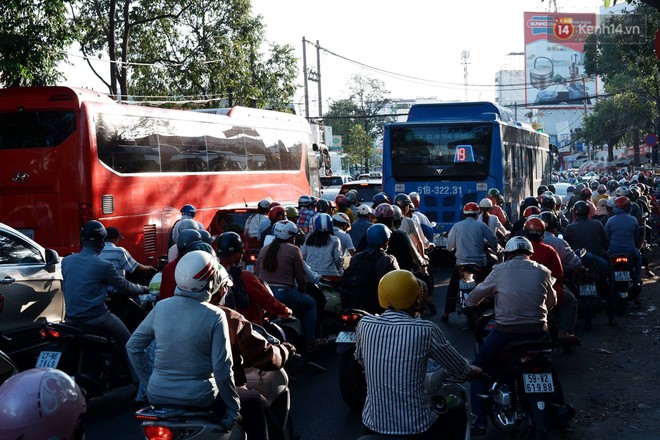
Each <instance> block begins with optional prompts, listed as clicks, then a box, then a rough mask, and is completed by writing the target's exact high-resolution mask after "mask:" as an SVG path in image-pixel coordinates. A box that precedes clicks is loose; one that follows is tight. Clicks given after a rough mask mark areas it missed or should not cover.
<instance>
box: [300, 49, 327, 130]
mask: <svg viewBox="0 0 660 440" xmlns="http://www.w3.org/2000/svg"><path fill="white" fill-rule="evenodd" d="M302 42H303V74H304V77H305V78H304V81H305V117H306V118H307V119H309V87H308V84H307V81H314V82H317V83H318V93H319V117H322V116H323V102H322V101H321V45H319V40H316V70H314V69H309V71H308V70H307V51H306V50H305V43H309V44H313V43H312V42H311V41H307V40H306V39H305V37H303V39H302Z"/></svg>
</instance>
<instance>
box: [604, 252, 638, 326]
mask: <svg viewBox="0 0 660 440" xmlns="http://www.w3.org/2000/svg"><path fill="white" fill-rule="evenodd" d="M610 274H611V280H612V294H613V296H614V301H615V306H614V308H615V311H616V313H617V314H618V315H620V316H623V315H624V314H625V313H626V309H627V306H628V300H630V299H637V298H638V297H639V294H640V292H641V289H642V286H641V285H640V284H639V283H637V282H635V281H634V279H635V276H634V275H635V265H634V262H633V259H632V257H631V256H630V255H628V254H612V255H610Z"/></svg>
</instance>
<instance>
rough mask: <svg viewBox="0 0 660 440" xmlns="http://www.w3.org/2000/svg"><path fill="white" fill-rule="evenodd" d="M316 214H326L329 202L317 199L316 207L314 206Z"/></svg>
mask: <svg viewBox="0 0 660 440" xmlns="http://www.w3.org/2000/svg"><path fill="white" fill-rule="evenodd" d="M314 208H315V209H316V212H323V213H326V214H327V213H328V212H329V211H330V202H328V201H327V200H326V199H318V200H317V201H316V205H314Z"/></svg>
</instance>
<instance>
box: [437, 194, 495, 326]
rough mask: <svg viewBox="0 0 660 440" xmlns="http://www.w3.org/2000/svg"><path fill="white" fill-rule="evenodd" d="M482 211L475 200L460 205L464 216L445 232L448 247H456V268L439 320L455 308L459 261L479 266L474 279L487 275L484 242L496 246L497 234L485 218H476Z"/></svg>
mask: <svg viewBox="0 0 660 440" xmlns="http://www.w3.org/2000/svg"><path fill="white" fill-rule="evenodd" d="M480 212H481V209H480V208H479V205H477V204H476V203H475V202H470V203H466V204H465V206H464V207H463V215H464V216H465V219H464V220H462V221H460V222H458V223H456V224H454V226H452V228H451V229H450V230H449V235H448V236H447V250H448V251H453V250H455V251H456V268H455V269H454V271H453V273H452V276H451V279H450V280H449V286H448V288H447V298H446V301H445V312H444V313H443V314H442V316H441V317H440V320H441V321H442V322H448V321H449V314H450V313H452V312H454V310H456V298H457V296H458V287H459V286H458V284H459V283H458V282H459V277H460V272H459V270H458V266H459V265H463V264H469V263H473V264H477V265H478V266H480V267H482V268H483V270H480V271H479V273H477V274H475V278H476V279H477V283H479V282H481V281H483V279H484V278H485V277H486V275H487V273H486V264H487V259H486V253H485V252H484V242H487V243H488V245H489V246H490V247H491V248H493V249H496V248H497V237H495V234H493V231H491V230H490V228H489V227H488V225H486V224H485V223H484V222H480V221H477V216H478V215H479V213H480Z"/></svg>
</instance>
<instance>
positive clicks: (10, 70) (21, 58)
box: [0, 0, 76, 87]
mask: <svg viewBox="0 0 660 440" xmlns="http://www.w3.org/2000/svg"><path fill="white" fill-rule="evenodd" d="M69 3H70V1H69V0H3V1H2V2H0V85H2V86H6V87H19V86H43V85H53V84H55V83H56V82H57V80H59V79H61V77H62V74H61V73H60V72H59V71H58V69H57V65H58V64H59V63H60V62H62V61H63V60H66V58H67V53H66V49H67V48H68V46H69V45H70V44H71V43H72V41H73V38H74V37H75V35H76V34H75V29H74V28H73V27H72V26H71V23H70V22H69V21H68V20H67V17H66V12H67V5H68V4H69Z"/></svg>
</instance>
